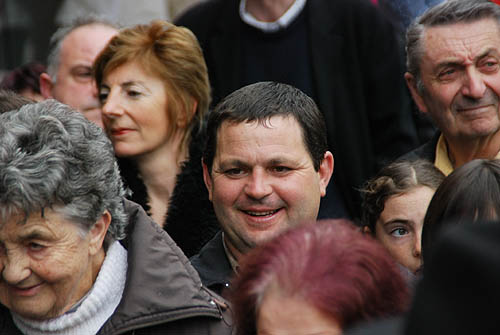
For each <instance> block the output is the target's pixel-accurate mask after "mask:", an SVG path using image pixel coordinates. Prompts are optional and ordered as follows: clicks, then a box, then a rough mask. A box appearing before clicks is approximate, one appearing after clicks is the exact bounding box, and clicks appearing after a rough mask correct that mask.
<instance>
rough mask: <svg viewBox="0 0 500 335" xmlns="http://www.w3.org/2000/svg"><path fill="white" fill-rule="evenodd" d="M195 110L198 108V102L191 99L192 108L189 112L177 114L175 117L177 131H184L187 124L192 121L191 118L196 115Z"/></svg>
mask: <svg viewBox="0 0 500 335" xmlns="http://www.w3.org/2000/svg"><path fill="white" fill-rule="evenodd" d="M196 108H198V101H196V100H194V99H193V106H192V108H191V111H189V112H186V113H179V116H177V127H178V128H179V129H184V128H186V127H187V125H188V124H189V122H190V121H191V120H192V119H193V116H194V115H195V114H196Z"/></svg>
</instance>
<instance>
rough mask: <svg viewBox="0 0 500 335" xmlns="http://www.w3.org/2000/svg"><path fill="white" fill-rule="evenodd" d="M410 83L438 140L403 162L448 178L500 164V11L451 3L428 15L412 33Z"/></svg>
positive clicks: (478, 3)
mask: <svg viewBox="0 0 500 335" xmlns="http://www.w3.org/2000/svg"><path fill="white" fill-rule="evenodd" d="M407 54H408V60H407V63H408V72H407V73H406V74H405V78H406V82H407V84H408V87H409V88H410V91H411V94H412V96H413V99H414V100H415V102H416V104H417V106H418V108H419V109H420V110H421V111H422V112H423V113H426V114H428V115H430V117H431V118H432V119H433V121H434V122H435V124H436V126H437V127H438V128H439V130H440V132H438V133H437V134H436V135H435V136H434V138H433V139H432V140H430V141H429V142H427V143H426V144H424V145H423V146H421V147H420V148H417V149H416V150H414V151H412V152H410V153H409V154H407V155H405V156H403V158H405V159H416V158H423V159H427V160H429V161H432V162H434V164H435V165H436V166H437V167H438V168H439V169H440V170H441V171H442V172H443V173H444V174H446V175H448V174H450V173H451V172H452V171H453V170H454V169H456V168H457V167H459V166H461V165H463V164H465V163H467V162H469V161H471V160H473V159H476V158H500V155H499V153H500V103H499V95H500V7H499V6H498V5H496V4H493V3H491V2H489V1H486V0H475V1H459V0H451V1H446V2H444V3H442V4H440V5H437V6H435V7H433V8H431V9H429V10H428V11H426V12H425V13H424V14H423V15H422V16H421V17H420V18H419V19H417V21H416V22H414V23H413V24H412V25H411V26H410V28H409V29H408V33H407Z"/></svg>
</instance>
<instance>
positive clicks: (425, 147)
mask: <svg viewBox="0 0 500 335" xmlns="http://www.w3.org/2000/svg"><path fill="white" fill-rule="evenodd" d="M439 136H441V132H440V131H437V132H436V133H435V134H434V136H433V137H432V138H431V139H430V140H429V141H427V142H426V143H424V144H422V145H421V146H420V147H418V148H416V149H415V150H412V151H410V152H408V153H406V154H404V155H403V156H401V157H400V158H399V159H398V160H408V161H414V160H417V159H423V160H426V161H429V162H431V163H434V161H435V160H436V147H437V143H438V141H439Z"/></svg>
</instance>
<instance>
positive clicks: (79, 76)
mask: <svg viewBox="0 0 500 335" xmlns="http://www.w3.org/2000/svg"><path fill="white" fill-rule="evenodd" d="M73 75H74V76H75V78H76V80H78V81H82V82H84V81H89V80H91V79H92V69H91V68H90V67H87V66H79V67H76V68H75V69H74V70H73Z"/></svg>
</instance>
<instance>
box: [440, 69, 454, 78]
mask: <svg viewBox="0 0 500 335" xmlns="http://www.w3.org/2000/svg"><path fill="white" fill-rule="evenodd" d="M456 74H457V70H456V69H455V68H446V69H444V70H442V71H440V72H439V75H438V77H439V79H440V80H443V81H447V80H452V79H453V78H455V76H456Z"/></svg>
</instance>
